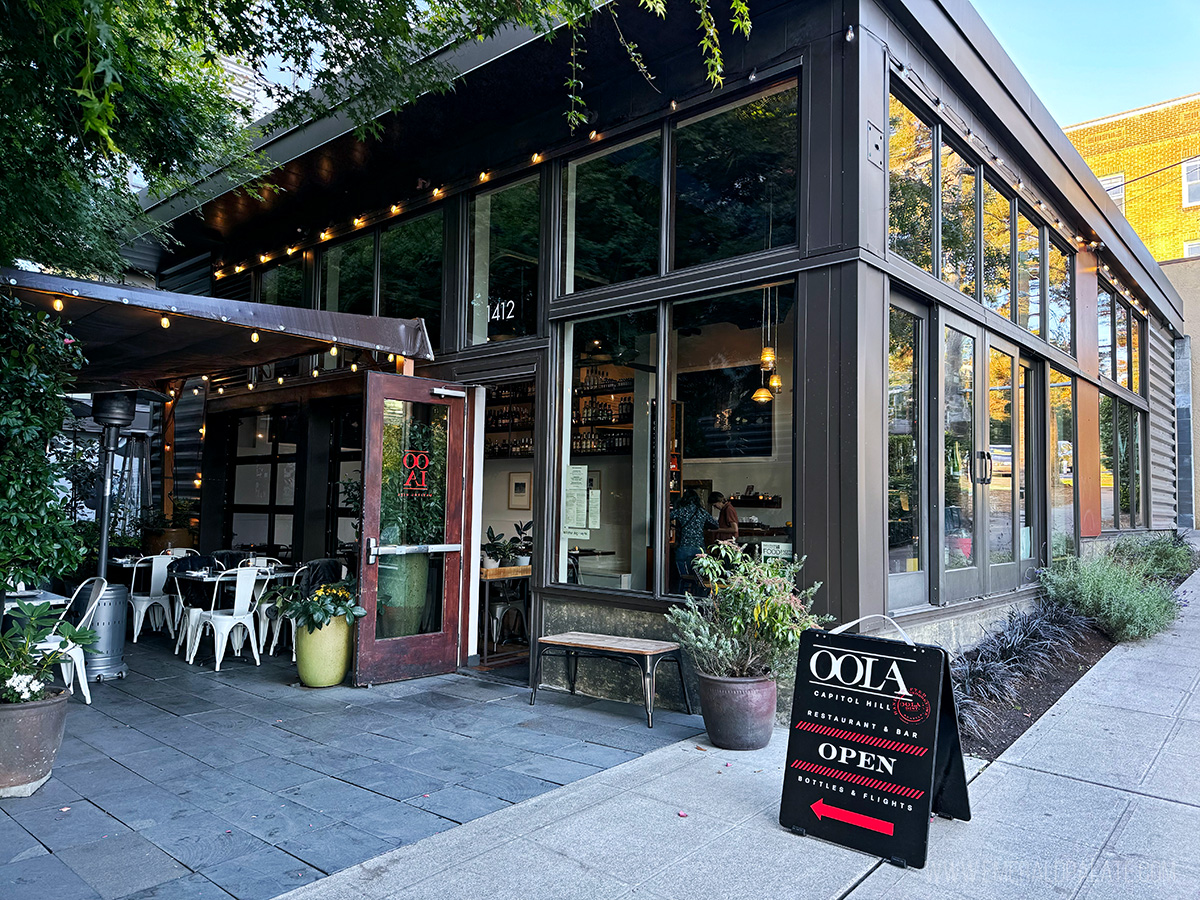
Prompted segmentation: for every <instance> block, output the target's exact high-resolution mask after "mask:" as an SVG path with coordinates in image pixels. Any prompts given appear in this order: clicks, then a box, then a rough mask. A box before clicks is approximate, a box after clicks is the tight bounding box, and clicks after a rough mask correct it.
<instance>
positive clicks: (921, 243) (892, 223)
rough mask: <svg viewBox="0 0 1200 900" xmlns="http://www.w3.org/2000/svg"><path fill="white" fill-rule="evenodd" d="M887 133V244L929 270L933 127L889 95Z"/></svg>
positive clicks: (931, 243)
mask: <svg viewBox="0 0 1200 900" xmlns="http://www.w3.org/2000/svg"><path fill="white" fill-rule="evenodd" d="M888 133H889V137H888V246H889V247H890V248H891V249H892V250H893V251H895V252H896V253H898V254H900V255H901V256H903V257H904V258H905V259H907V260H908V261H909V262H911V263H913V264H914V265H917V266H919V267H921V268H922V269H924V270H925V271H926V272H931V273H932V272H933V129H932V128H930V127H929V126H928V125H926V124H925V123H924V122H922V121H921V120H920V119H918V118H917V117H916V115H914V114H913V112H912V110H910V109H909V108H908V107H907V106H905V105H904V104H903V103H902V102H901V101H900V100H898V99H897V98H896V97H895V96H892V97H890V98H889V104H888Z"/></svg>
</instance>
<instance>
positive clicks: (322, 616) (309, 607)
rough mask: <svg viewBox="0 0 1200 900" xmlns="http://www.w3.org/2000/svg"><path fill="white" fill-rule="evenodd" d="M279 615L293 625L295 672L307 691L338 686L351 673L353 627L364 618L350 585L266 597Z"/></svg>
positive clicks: (276, 591)
mask: <svg viewBox="0 0 1200 900" xmlns="http://www.w3.org/2000/svg"><path fill="white" fill-rule="evenodd" d="M272 601H274V603H275V609H276V611H277V614H278V615H281V616H283V617H284V618H287V619H291V620H292V621H294V622H295V623H296V668H297V670H298V671H299V673H300V681H301V682H303V683H304V684H305V685H307V686H308V687H330V686H331V685H335V684H341V683H342V681H343V680H344V679H345V677H346V673H347V672H349V671H350V654H351V650H352V638H353V631H352V629H353V627H354V624H355V623H356V622H357V621H358V620H359V619H361V618H362V617H363V616H365V615H366V614H367V611H366V610H365V609H363V608H362V607H361V606H359V605H358V591H357V589H356V586H355V584H354V582H352V581H338V582H335V583H333V584H323V585H321V586H320V587H318V588H317V589H316V590H314V591H313V592H312V593H311V594H309V593H308V592H307V591H305V589H304V588H303V587H302V586H301V585H299V584H287V585H281V586H279V587H277V588H273V589H272V590H271V591H270V592H268V593H267V594H265V595H264V596H263V598H262V602H264V603H270V602H272Z"/></svg>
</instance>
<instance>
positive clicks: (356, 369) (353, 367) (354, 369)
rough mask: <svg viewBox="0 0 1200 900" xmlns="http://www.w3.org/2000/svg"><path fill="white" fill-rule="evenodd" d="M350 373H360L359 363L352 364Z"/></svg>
mask: <svg viewBox="0 0 1200 900" xmlns="http://www.w3.org/2000/svg"><path fill="white" fill-rule="evenodd" d="M350 371H351V372H357V371H358V363H356V362H354V363H350Z"/></svg>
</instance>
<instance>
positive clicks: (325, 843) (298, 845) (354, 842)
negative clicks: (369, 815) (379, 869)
mask: <svg viewBox="0 0 1200 900" xmlns="http://www.w3.org/2000/svg"><path fill="white" fill-rule="evenodd" d="M395 846H396V845H395V843H394V842H389V841H385V840H384V839H383V838H379V837H376V836H375V835H373V834H368V833H367V832H365V831H363V830H361V829H359V828H355V827H354V826H353V825H347V824H346V823H345V822H338V823H336V824H334V825H327V826H326V827H324V828H315V829H313V830H312V831H310V832H309V833H308V834H303V835H300V836H299V837H296V838H292V839H291V840H287V841H284V842H283V843H282V844H280V845H279V849H280V850H283V851H285V852H287V853H290V854H291V855H292V856H295V857H297V858H298V859H300V860H302V861H303V862H305V863H308V865H310V866H312V867H314V868H316V869H320V870H321V871H322V872H325V873H333V872H338V871H340V870H342V869H346V868H349V867H350V866H353V865H357V864H358V863H361V862H364V861H365V860H368V859H371V858H373V857H376V856H379V855H381V854H383V853H386V852H387V851H388V850H391V849H393V848H394V847H395Z"/></svg>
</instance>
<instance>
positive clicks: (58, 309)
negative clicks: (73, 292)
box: [54, 297, 63, 312]
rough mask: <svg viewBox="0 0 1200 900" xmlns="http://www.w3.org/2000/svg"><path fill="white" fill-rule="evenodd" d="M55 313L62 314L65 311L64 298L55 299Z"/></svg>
mask: <svg viewBox="0 0 1200 900" xmlns="http://www.w3.org/2000/svg"><path fill="white" fill-rule="evenodd" d="M54 311H55V312H62V311H63V302H62V297H55V298H54Z"/></svg>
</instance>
